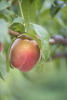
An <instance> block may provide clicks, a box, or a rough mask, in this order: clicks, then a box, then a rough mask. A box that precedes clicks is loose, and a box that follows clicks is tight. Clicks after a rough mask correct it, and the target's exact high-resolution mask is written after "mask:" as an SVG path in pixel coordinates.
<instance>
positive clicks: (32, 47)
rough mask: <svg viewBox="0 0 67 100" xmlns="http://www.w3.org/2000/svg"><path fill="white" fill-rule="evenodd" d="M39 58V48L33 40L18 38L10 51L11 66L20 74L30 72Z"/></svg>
mask: <svg viewBox="0 0 67 100" xmlns="http://www.w3.org/2000/svg"><path fill="white" fill-rule="evenodd" d="M39 58H40V48H39V46H38V44H37V42H36V41H35V40H28V39H21V38H18V39H16V40H15V41H14V43H13V44H12V47H11V49H10V62H11V64H12V65H13V66H14V67H15V68H17V69H19V70H20V71H22V72H27V71H30V70H31V69H32V68H33V67H34V66H35V64H36V63H37V61H38V60H39Z"/></svg>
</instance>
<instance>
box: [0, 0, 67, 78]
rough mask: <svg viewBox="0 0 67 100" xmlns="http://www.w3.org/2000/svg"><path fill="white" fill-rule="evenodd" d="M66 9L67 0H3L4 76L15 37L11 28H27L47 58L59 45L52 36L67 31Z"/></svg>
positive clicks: (0, 59)
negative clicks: (54, 44) (51, 43)
mask: <svg viewBox="0 0 67 100" xmlns="http://www.w3.org/2000/svg"><path fill="white" fill-rule="evenodd" d="M66 9H67V6H66V1H65V0H61V1H60V0H59V1H58V0H0V42H2V44H3V48H4V49H3V51H2V52H1V53H0V76H1V77H2V78H4V77H5V75H6V73H7V72H8V71H9V69H10V62H9V49H10V46H11V44H12V41H13V40H14V39H15V38H14V37H12V36H10V35H9V29H12V30H14V31H17V32H19V33H20V34H23V33H24V32H26V35H29V36H31V37H32V38H33V39H35V40H36V41H38V44H39V46H40V49H41V53H42V62H45V61H46V60H47V59H48V58H49V57H50V56H51V54H52V53H53V52H55V50H56V48H57V46H53V47H50V46H49V38H50V37H51V36H52V35H54V34H60V33H61V34H62V35H66V33H67V28H66V26H67V18H66V16H67V10H66ZM37 36H39V37H40V40H38V38H36V37H37ZM39 41H40V42H39ZM39 65H41V64H40V63H39ZM39 65H38V66H39Z"/></svg>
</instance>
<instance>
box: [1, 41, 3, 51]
mask: <svg viewBox="0 0 67 100" xmlns="http://www.w3.org/2000/svg"><path fill="white" fill-rule="evenodd" d="M2 49H3V45H2V43H1V42H0V52H1V51H2Z"/></svg>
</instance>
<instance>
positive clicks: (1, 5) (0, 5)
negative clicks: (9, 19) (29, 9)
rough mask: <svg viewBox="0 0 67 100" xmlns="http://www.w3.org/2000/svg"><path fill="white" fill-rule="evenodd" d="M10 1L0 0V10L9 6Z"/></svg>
mask: <svg viewBox="0 0 67 100" xmlns="http://www.w3.org/2000/svg"><path fill="white" fill-rule="evenodd" d="M10 5H11V1H9V2H7V1H6V0H2V1H0V11H2V10H4V9H6V8H7V7H10Z"/></svg>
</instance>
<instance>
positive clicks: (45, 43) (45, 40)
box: [31, 23, 50, 60]
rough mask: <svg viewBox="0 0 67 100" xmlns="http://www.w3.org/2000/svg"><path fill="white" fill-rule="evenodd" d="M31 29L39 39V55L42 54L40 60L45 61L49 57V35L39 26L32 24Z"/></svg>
mask: <svg viewBox="0 0 67 100" xmlns="http://www.w3.org/2000/svg"><path fill="white" fill-rule="evenodd" d="M31 25H32V29H33V30H34V31H35V32H36V34H37V35H38V36H39V37H40V39H41V53H42V58H43V59H44V60H47V59H48V57H49V55H50V46H49V34H48V32H47V30H46V29H45V28H43V27H42V26H40V25H37V24H33V23H31Z"/></svg>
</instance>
